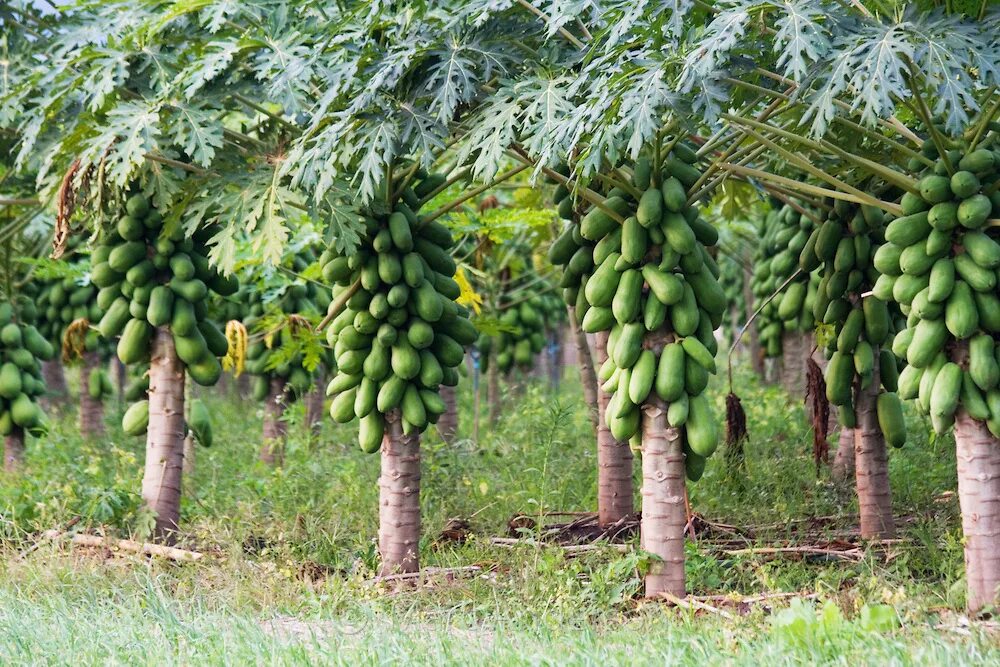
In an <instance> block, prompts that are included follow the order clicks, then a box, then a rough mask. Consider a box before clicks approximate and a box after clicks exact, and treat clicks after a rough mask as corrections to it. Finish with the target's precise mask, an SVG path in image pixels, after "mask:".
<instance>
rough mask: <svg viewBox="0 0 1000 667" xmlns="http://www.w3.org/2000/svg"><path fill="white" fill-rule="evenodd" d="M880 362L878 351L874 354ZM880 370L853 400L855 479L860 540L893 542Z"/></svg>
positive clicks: (894, 531)
mask: <svg viewBox="0 0 1000 667" xmlns="http://www.w3.org/2000/svg"><path fill="white" fill-rule="evenodd" d="M874 352H875V358H876V359H878V349H876V350H874ZM879 383H880V380H879V374H878V367H876V368H875V369H874V370H873V371H872V380H871V384H870V385H869V386H868V388H867V389H861V388H860V387H859V388H858V390H857V392H856V398H855V400H854V410H855V413H856V414H857V420H858V422H857V423H858V426H857V428H855V429H854V478H855V481H856V483H857V492H858V510H859V512H860V514H861V537H864V538H883V539H884V538H891V537H894V536H895V534H896V525H895V521H894V520H893V517H892V493H891V491H890V489H889V459H888V454H887V452H886V449H885V438H884V437H883V436H882V429H881V428H879V425H878V414H877V413H876V410H875V403H876V399H877V398H878V392H879Z"/></svg>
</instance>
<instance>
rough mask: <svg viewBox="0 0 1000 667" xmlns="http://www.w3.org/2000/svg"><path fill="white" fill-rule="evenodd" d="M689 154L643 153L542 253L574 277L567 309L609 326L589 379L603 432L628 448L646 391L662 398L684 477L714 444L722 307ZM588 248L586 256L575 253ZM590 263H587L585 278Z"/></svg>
mask: <svg viewBox="0 0 1000 667" xmlns="http://www.w3.org/2000/svg"><path fill="white" fill-rule="evenodd" d="M696 160H697V157H696V155H695V153H694V151H693V150H691V149H690V148H689V147H688V146H686V145H685V144H683V143H677V144H676V145H675V146H674V147H673V149H672V151H671V152H670V154H669V155H668V156H667V157H666V158H665V159H664V160H663V164H662V170H660V169H653V167H652V163H651V160H649V159H648V158H643V159H641V160H639V161H637V163H636V164H635V168H634V171H633V175H632V182H631V188H629V189H628V190H626V189H624V188H613V189H611V190H610V191H608V192H607V197H606V198H605V199H604V200H603V205H602V206H600V207H599V206H596V205H595V206H593V207H592V208H591V209H590V210H589V211H588V212H587V214H586V215H585V216H583V218H582V219H581V220H580V223H579V226H578V227H579V229H574V228H570V229H569V230H567V231H566V232H565V233H564V234H563V235H562V236H561V237H560V238H559V239H558V240H557V241H556V242H555V244H553V252H552V257H553V261H554V263H557V264H565V265H566V266H567V269H568V270H572V272H573V274H574V275H579V276H580V278H581V280H580V289H579V291H578V293H577V295H576V297H577V312H576V316H577V318H578V319H579V321H580V323H581V325H582V327H583V329H584V330H585V331H587V332H597V331H609V332H610V333H609V337H608V352H609V354H608V360H607V362H605V363H604V364H603V365H602V366H601V368H600V370H599V371H598V378H599V379H600V381H601V382H603V383H604V384H603V386H602V388H603V389H604V390H605V391H606V392H608V393H610V394H611V395H612V397H611V400H610V402H609V404H608V409H607V422H608V425H609V426H610V428H611V432H612V435H613V436H614V438H615V439H616V440H620V441H625V440H630V444H631V445H632V446H633V448H634V449H635V448H638V446H639V444H640V443H639V439H640V431H639V426H640V409H639V408H640V406H641V405H642V404H643V403H644V402H645V401H646V400H647V398H648V397H650V396H651V395H653V394H655V395H656V396H657V397H658V398H659V399H660V400H662V401H663V402H664V403H666V404H667V406H668V407H667V424H668V425H669V426H671V427H674V428H679V429H682V430H683V434H684V449H685V467H686V469H687V475H688V477H689V478H690V479H691V480H697V479H700V477H701V474H702V472H703V470H704V466H705V461H706V459H707V457H709V456H711V455H712V453H713V452H714V451H715V449H716V446H717V445H718V425H717V424H716V420H715V416H714V415H713V414H712V410H711V407H710V405H709V403H708V399H707V398H706V396H705V389H706V387H707V386H708V381H709V376H710V375H711V374H714V373H715V372H716V366H715V354H716V353H717V351H718V344H717V342H716V340H715V335H714V330H715V328H716V327H718V326H719V324H721V322H722V315H723V312H724V311H725V309H726V306H727V303H726V297H725V294H724V293H723V291H722V288H721V286H720V285H719V280H718V276H719V267H718V265H717V264H716V262H715V259H714V258H713V257H712V255H711V254H710V253H709V251H708V248H709V247H711V246H714V245H715V244H716V243H717V242H718V238H719V237H718V233H717V232H716V230H715V229H714V228H713V227H712V226H711V225H710V224H708V223H707V222H705V221H704V220H703V219H702V218H701V217H699V214H698V209H697V208H695V207H694V206H691V205H689V204H688V202H687V189H688V188H690V187H692V186H693V185H694V184H695V183H696V182H697V181H698V179H699V177H700V172H699V171H698V170H697V169H696V168H695V167H694V166H693V165H694V163H695V162H696ZM636 195H638V197H637V196H636ZM577 237H582V239H583V240H584V243H582V244H577V243H576V242H575V240H574V239H575V238H577ZM591 243H592V244H593V246H590V244H591ZM590 248H592V250H591V257H590V261H589V262H588V261H586V259H585V258H580V259H576V258H577V257H578V254H579V253H580V252H581V251H583V252H587V250H588V249H590ZM567 257H568V258H569V259H568V260H567V259H566V258H567ZM570 263H575V264H576V266H575V267H574V268H573V269H570V266H569V265H570ZM591 265H592V266H594V267H596V268H595V269H593V272H592V273H591V274H590V275H589V277H586V276H587V273H588V272H589V271H590V269H589V267H590V266H591ZM581 295H582V298H581Z"/></svg>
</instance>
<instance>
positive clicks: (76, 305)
mask: <svg viewBox="0 0 1000 667" xmlns="http://www.w3.org/2000/svg"><path fill="white" fill-rule="evenodd" d="M81 244H82V242H81V240H80V237H79V236H76V235H74V236H70V237H69V239H68V240H67V242H66V252H65V255H64V257H65V258H66V259H64V260H63V261H64V262H65V267H66V269H67V272H68V273H70V275H66V276H63V277H56V278H49V279H40V280H37V283H38V286H39V290H38V299H37V305H38V314H39V317H38V330H39V331H40V332H41V334H42V335H43V336H45V339H46V340H48V341H49V342H50V343H52V344H53V346H55V347H56V348H57V349H58V348H59V347H60V346H61V345H62V339H63V333H64V332H65V331H66V329H67V328H68V327H69V325H71V324H72V323H73V322H74V321H76V320H87V321H89V322H97V321H98V320H100V319H101V315H102V313H103V311H102V309H101V305H100V304H98V303H97V298H96V297H97V288H96V287H95V286H94V284H93V283H92V282H91V281H90V280H89V278H87V277H86V274H87V272H88V271H89V269H90V259H89V256H88V255H86V254H84V253H83V252H81V250H82V249H81V248H80V246H81ZM94 342H95V345H96V343H97V341H96V340H95V341H94Z"/></svg>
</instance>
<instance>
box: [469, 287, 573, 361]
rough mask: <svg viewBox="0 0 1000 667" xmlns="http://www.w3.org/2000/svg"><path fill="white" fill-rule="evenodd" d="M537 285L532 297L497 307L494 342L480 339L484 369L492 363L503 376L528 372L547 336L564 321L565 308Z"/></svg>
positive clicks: (551, 294)
mask: <svg viewBox="0 0 1000 667" xmlns="http://www.w3.org/2000/svg"><path fill="white" fill-rule="evenodd" d="M542 290H545V287H544V286H542V287H539V286H538V285H537V284H536V285H535V286H534V288H533V289H532V291H533V292H536V293H535V294H534V295H533V296H530V297H527V298H524V297H522V298H521V299H520V300H519V302H518V301H514V302H513V303H510V304H509V305H507V306H506V307H504V306H503V305H501V312H500V317H499V321H500V324H501V325H502V331H500V332H499V333H498V334H497V336H496V338H495V339H494V338H492V337H489V336H482V337H480V342H479V343H478V344H477V345H478V346H479V351H480V354H481V355H482V357H481V358H482V359H483V364H484V368H485V367H488V365H489V363H490V360H491V359H495V360H496V364H497V368H498V369H500V370H501V371H503V372H504V373H506V372H508V371H510V370H511V369H512V368H514V367H515V366H517V367H518V368H519V369H520V370H522V371H528V370H531V368H532V367H533V366H534V365H535V358H536V355H538V354H541V353H542V352H543V351H544V350H545V348H546V346H547V345H548V342H549V334H550V332H552V331H553V330H554V329H555V328H556V327H557V326H558V325H559V324H560V323H561V322H562V321H564V320H565V313H566V306H565V304H563V302H562V300H561V299H559V297H557V296H555V294H553V293H552V292H551V291H548V292H545V293H543V294H538V293H537V292H539V291H542Z"/></svg>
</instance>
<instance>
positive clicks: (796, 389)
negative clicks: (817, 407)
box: [781, 331, 809, 398]
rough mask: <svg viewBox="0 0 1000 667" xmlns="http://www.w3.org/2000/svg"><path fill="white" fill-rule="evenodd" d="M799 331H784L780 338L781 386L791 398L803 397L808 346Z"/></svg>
mask: <svg viewBox="0 0 1000 667" xmlns="http://www.w3.org/2000/svg"><path fill="white" fill-rule="evenodd" d="M807 335H808V334H804V333H802V332H801V331H786V332H785V333H784V334H783V335H782V337H781V385H782V386H783V387H784V388H785V391H786V392H788V393H789V394H790V395H791V396H792V397H794V398H798V397H801V396H804V395H805V391H806V357H807V356H808V353H809V351H808V349H806V348H807V347H808V345H806V337H807Z"/></svg>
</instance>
